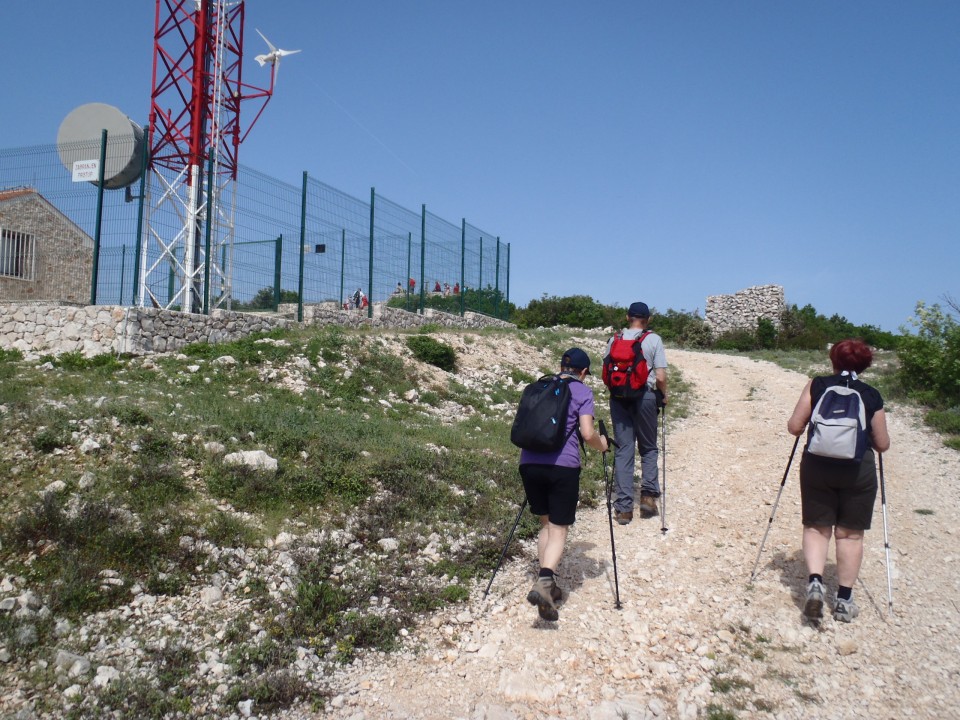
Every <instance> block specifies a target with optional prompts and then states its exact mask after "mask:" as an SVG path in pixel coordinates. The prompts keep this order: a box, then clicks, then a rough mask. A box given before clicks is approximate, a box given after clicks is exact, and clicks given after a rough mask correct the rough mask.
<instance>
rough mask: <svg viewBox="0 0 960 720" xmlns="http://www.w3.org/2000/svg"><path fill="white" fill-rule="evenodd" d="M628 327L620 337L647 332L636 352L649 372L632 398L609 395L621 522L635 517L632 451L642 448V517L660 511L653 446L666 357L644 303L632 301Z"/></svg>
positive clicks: (663, 399) (663, 390) (662, 402)
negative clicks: (650, 328) (642, 388)
mask: <svg viewBox="0 0 960 720" xmlns="http://www.w3.org/2000/svg"><path fill="white" fill-rule="evenodd" d="M627 322H628V323H629V325H628V327H627V328H626V329H625V330H624V331H623V337H624V338H625V339H628V340H636V339H637V338H639V337H640V336H641V335H643V334H644V333H645V332H646V333H647V335H646V337H644V338H643V340H642V341H641V343H640V350H641V352H642V353H643V357H644V358H645V359H646V361H647V367H648V368H649V370H650V374H649V376H648V377H647V388H646V391H645V392H644V393H643V394H642V395H641V396H640V397H639V398H636V399H632V400H625V399H619V398H613V397H611V398H610V418H611V420H612V421H613V429H614V433H615V435H616V440H617V443H618V445H619V447H617V448H616V449H615V451H614V486H615V487H614V490H615V498H614V503H613V505H614V509H615V510H616V514H615V517H616V520H617V522H618V523H619V524H621V525H626V524H628V523H629V522H630V521H631V520H633V506H634V487H633V473H634V466H635V462H636V451H637V449H638V448H639V451H640V464H641V484H640V515H641V516H642V517H654V516H655V515H657V514H659V509H658V508H657V498H658V497H660V472H659V467H658V463H659V456H660V453H659V450H658V448H657V414H658V413H659V411H660V407H662V406H665V405H666V404H667V356H666V353H665V352H664V349H663V340H662V339H661V338H660V336H659V335H657V334H656V333H653V332H647V328H648V326H649V324H650V309H649V308H648V307H647V304H646V303H642V302H635V303H633V304H631V305H630V309H629V310H628V311H627ZM613 340H614V338H611V339H610V341H609V342H608V343H607V352H606V355H609V354H610V348H611V346H612V345H613Z"/></svg>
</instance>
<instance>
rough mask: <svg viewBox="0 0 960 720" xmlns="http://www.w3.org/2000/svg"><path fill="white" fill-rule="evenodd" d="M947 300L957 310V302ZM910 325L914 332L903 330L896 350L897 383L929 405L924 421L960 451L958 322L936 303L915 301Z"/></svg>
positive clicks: (959, 349) (919, 400) (959, 308)
mask: <svg viewBox="0 0 960 720" xmlns="http://www.w3.org/2000/svg"><path fill="white" fill-rule="evenodd" d="M947 302H948V304H949V306H950V309H951V310H953V312H954V313H960V306H958V304H957V303H956V301H954V300H952V299H950V298H947ZM910 326H911V327H912V328H913V330H914V331H915V332H914V334H912V335H911V334H907V329H908V328H904V329H903V330H904V337H903V339H902V342H901V345H900V349H899V351H898V353H897V355H898V357H899V360H900V369H899V372H898V375H897V379H898V381H899V384H900V386H901V388H902V389H903V391H904V392H905V393H906V394H907V395H908V396H909V397H911V398H913V399H914V400H917V401H918V402H920V403H922V404H923V405H926V406H927V407H929V408H930V412H928V413H927V415H926V421H927V423H928V424H929V425H930V426H931V427H933V428H935V429H936V430H937V431H938V432H941V433H944V434H946V435H947V438H946V441H945V442H946V444H947V445H949V446H950V447H952V448H954V449H957V450H960V322H958V320H957V318H956V317H954V315H953V314H951V313H950V312H949V311H946V310H944V309H943V308H941V307H940V305H939V304H933V305H929V306H928V305H926V304H925V303H923V302H918V303H917V307H916V311H915V313H914V317H913V318H911V320H910Z"/></svg>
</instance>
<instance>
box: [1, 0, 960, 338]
mask: <svg viewBox="0 0 960 720" xmlns="http://www.w3.org/2000/svg"><path fill="white" fill-rule="evenodd" d="M155 7H156V5H155V3H154V2H153V1H152V0H136V2H134V1H133V0H97V1H96V2H83V3H79V2H68V1H67V0H36V2H32V3H26V2H15V3H13V2H11V3H6V4H5V7H4V12H3V16H4V17H3V22H2V23H0V46H2V47H3V48H4V55H5V57H6V58H7V62H8V64H7V68H6V70H5V72H4V73H3V75H2V77H0V97H2V98H3V102H2V103H0V147H5V148H9V147H16V146H21V145H36V144H46V143H52V142H54V141H55V140H56V133H57V129H58V127H59V124H60V122H61V120H62V119H63V117H64V116H65V115H66V114H67V113H68V112H69V111H70V110H72V109H73V108H74V107H76V106H77V105H81V104H83V103H88V102H104V103H108V104H111V105H115V106H117V107H119V108H120V109H121V110H123V111H124V112H125V113H127V114H128V115H129V116H130V117H132V118H133V119H135V120H138V121H140V122H145V120H146V116H147V112H148V110H149V96H150V74H151V63H152V37H153V24H154V13H155ZM246 18H247V29H246V33H247V55H248V57H247V60H246V63H245V67H244V78H245V79H246V80H248V81H250V82H255V83H258V82H262V83H266V82H268V76H267V74H266V71H265V70H261V69H260V68H259V66H258V65H257V64H256V63H255V62H253V55H255V54H257V53H260V52H263V51H264V48H263V46H262V43H261V41H260V38H259V37H258V36H257V35H256V33H254V31H253V29H254V28H259V29H260V30H261V31H263V32H264V34H265V35H266V36H267V37H268V38H270V39H271V41H273V42H274V44H275V45H278V46H280V47H283V48H289V49H302V51H303V52H302V53H300V54H298V55H295V56H292V57H289V58H286V59H285V60H284V61H283V64H282V70H281V72H280V75H279V82H278V87H277V92H276V94H275V96H274V98H273V100H272V101H271V102H270V104H269V106H268V107H267V109H266V111H265V113H264V115H263V117H262V118H261V120H260V121H259V123H258V124H257V126H256V127H255V128H254V129H253V131H252V132H251V135H250V137H249V139H248V140H247V141H246V142H245V143H244V145H243V146H241V150H240V162H241V163H243V164H245V165H249V166H251V167H254V168H256V169H258V170H260V171H261V172H264V173H267V174H269V175H273V176H276V177H279V178H281V179H284V180H286V181H287V182H290V183H291V184H295V185H296V184H298V183H299V181H300V177H301V173H302V172H303V171H304V170H308V171H309V172H310V174H311V176H312V177H315V178H317V179H318V180H321V181H323V182H325V183H327V184H328V185H332V186H334V187H336V188H339V189H341V190H343V191H345V192H348V193H350V194H351V195H354V196H356V197H358V198H368V197H369V192H370V187H372V186H373V187H376V189H377V192H378V194H382V195H384V196H386V197H388V198H389V199H390V200H393V201H395V202H397V203H400V204H401V205H404V206H406V207H408V208H411V209H413V210H415V211H418V210H419V208H420V205H421V204H426V206H427V209H428V210H429V211H430V212H431V213H433V214H435V215H438V216H440V217H443V218H445V219H447V220H449V221H451V222H453V223H455V224H459V221H460V219H461V218H464V217H465V218H466V219H467V221H468V222H470V223H471V224H473V225H475V226H477V227H481V228H484V229H485V230H488V231H491V232H496V233H499V234H500V237H501V240H502V241H503V242H508V243H510V245H511V271H512V272H511V282H510V299H511V300H512V301H513V302H515V303H517V304H519V305H525V304H526V303H527V302H528V301H530V300H531V299H535V298H538V297H540V296H541V295H542V294H544V293H546V294H548V295H559V296H565V295H573V294H585V295H590V296H592V297H594V298H596V299H597V300H599V301H600V302H604V303H619V304H623V305H626V304H628V303H630V302H632V301H634V300H644V301H645V302H647V303H648V304H650V305H653V306H655V307H656V308H658V309H661V310H665V309H667V308H671V307H672V308H674V309H677V310H679V309H685V310H694V309H697V308H699V309H700V311H701V312H702V311H703V309H704V306H705V302H706V297H707V296H708V295H714V294H723V293H732V292H735V291H737V290H740V289H742V288H745V287H748V286H751V285H759V284H767V283H777V284H780V285H783V286H784V288H785V292H786V297H787V301H788V302H790V303H796V304H798V305H801V306H802V305H805V304H807V303H810V304H812V305H813V306H814V307H816V308H817V310H818V311H820V312H822V313H824V314H826V315H832V314H834V313H838V314H840V315H844V316H845V317H847V319H849V320H850V321H852V322H854V323H857V324H866V323H868V324H873V325H878V326H880V327H883V328H885V329H889V330H895V329H896V328H897V327H898V326H899V325H901V324H902V323H903V322H904V321H905V320H906V319H907V318H908V317H910V316H911V315H912V313H913V309H914V305H915V303H916V301H918V300H925V301H928V302H936V301H938V300H939V299H940V298H941V297H942V296H943V295H944V294H945V293H949V294H951V295H953V296H954V297H956V296H958V295H960V280H958V278H960V242H958V240H960V3H957V2H953V1H940V2H932V1H930V2H928V1H925V0H918V1H917V2H884V1H882V0H874V1H870V2H865V1H859V0H856V1H848V2H834V1H821V0H811V1H806V2H782V1H777V0H762V1H761V0H750V1H730V2H719V1H717V2H693V1H690V2H648V1H647V0H634V1H632V2H615V1H612V0H611V1H609V2H603V1H601V2H596V3H585V2H582V0H581V1H579V2H569V1H567V0H552V1H551V2H546V1H541V2H534V1H520V0H514V1H513V2H504V1H502V0H485V1H484V2H466V1H461V0H423V1H421V2H414V1H408V2H404V1H394V2H385V1H383V0H381V1H380V2H372V1H370V0H349V1H347V0H343V1H340V2H327V1H323V0H246ZM248 119H249V118H248Z"/></svg>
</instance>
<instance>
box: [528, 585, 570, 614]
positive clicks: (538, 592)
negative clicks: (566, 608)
mask: <svg viewBox="0 0 960 720" xmlns="http://www.w3.org/2000/svg"><path fill="white" fill-rule="evenodd" d="M561 597H562V593H561V592H560V588H558V587H557V581H556V580H554V578H553V577H538V578H537V581H536V582H535V583H534V584H533V587H532V588H531V589H530V592H529V593H527V602H528V603H530V604H531V605H536V606H537V613H538V614H539V615H540V617H542V618H543V619H544V620H550V621H551V622H556V621H557V620H559V619H560V614H559V613H558V612H557V605H556V602H557V600H559V599H560V598H561Z"/></svg>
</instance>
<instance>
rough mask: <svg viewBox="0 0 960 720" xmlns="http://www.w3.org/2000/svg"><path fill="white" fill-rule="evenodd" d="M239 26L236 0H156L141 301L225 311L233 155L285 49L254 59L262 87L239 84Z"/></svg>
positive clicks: (268, 93)
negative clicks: (262, 71)
mask: <svg viewBox="0 0 960 720" xmlns="http://www.w3.org/2000/svg"><path fill="white" fill-rule="evenodd" d="M243 26H244V0H235V1H234V2H225V1H224V0H157V12H156V29H155V33H154V48H153V89H152V91H151V94H150V121H149V124H150V127H149V131H148V132H149V135H148V147H149V152H150V157H149V170H150V172H149V177H150V182H149V188H148V194H147V197H146V199H145V202H144V208H145V213H146V218H145V220H146V222H145V228H146V229H145V232H144V242H143V245H142V250H141V252H142V256H141V262H140V281H139V284H140V293H139V302H140V305H141V306H145V305H148V304H149V305H153V306H154V307H162V308H179V309H181V310H184V311H187V312H207V311H208V310H209V309H210V308H213V307H217V306H220V305H227V306H228V307H229V303H230V300H231V277H232V248H233V233H234V207H235V200H236V181H237V156H238V151H239V149H240V143H241V142H243V140H244V138H245V137H246V136H247V134H248V133H249V132H250V129H251V128H252V127H253V125H254V124H255V123H256V121H257V119H258V118H259V117H260V115H261V113H262V112H263V110H264V108H265V107H266V105H267V103H268V102H269V101H270V98H271V97H272V96H273V89H274V80H275V77H276V71H277V66H278V64H279V59H280V57H281V56H282V55H285V54H289V52H290V51H285V50H277V49H276V48H274V47H273V46H270V50H271V52H270V53H269V54H267V55H261V56H258V57H257V58H256V59H257V61H258V62H259V63H260V64H261V65H265V64H269V65H270V86H269V87H267V88H260V87H254V86H252V85H249V84H247V83H245V82H243V78H242V73H243ZM264 39H265V38H264ZM250 101H257V102H256V104H255V107H254V108H253V109H254V110H256V112H255V114H254V116H253V120H251V121H250V124H249V125H248V126H247V128H246V129H243V127H242V126H241V123H240V109H241V107H242V106H243V105H244V104H245V103H246V104H250ZM256 105H259V107H257V106H256Z"/></svg>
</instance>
